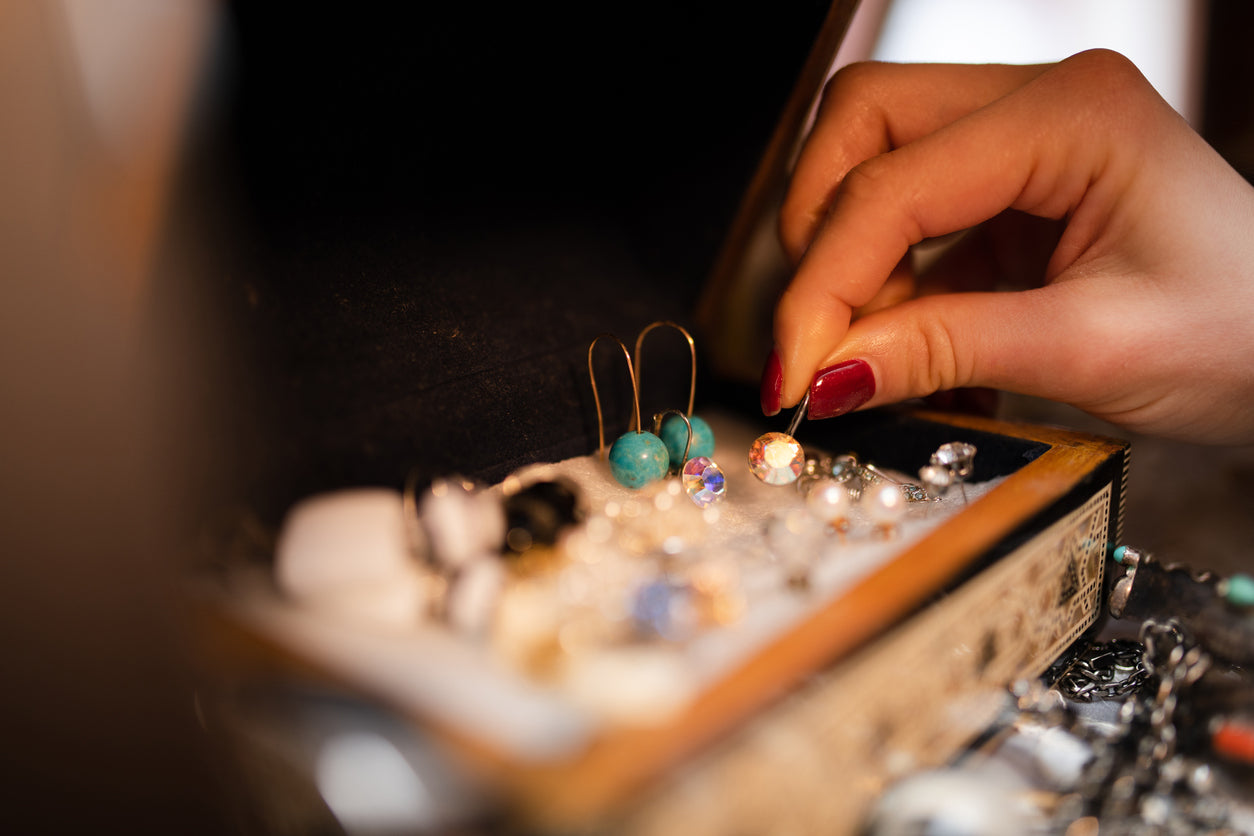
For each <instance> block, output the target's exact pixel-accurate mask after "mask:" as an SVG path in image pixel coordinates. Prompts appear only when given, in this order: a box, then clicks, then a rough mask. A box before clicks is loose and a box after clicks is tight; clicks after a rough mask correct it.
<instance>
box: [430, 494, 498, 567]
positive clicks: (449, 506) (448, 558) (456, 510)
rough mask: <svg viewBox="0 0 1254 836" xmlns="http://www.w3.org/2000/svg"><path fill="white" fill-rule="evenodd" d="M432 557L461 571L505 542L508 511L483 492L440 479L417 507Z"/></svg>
mask: <svg viewBox="0 0 1254 836" xmlns="http://www.w3.org/2000/svg"><path fill="white" fill-rule="evenodd" d="M418 513H419V516H420V517H421V518H422V526H423V528H424V529H425V530H426V532H427V539H428V541H429V542H430V545H431V555H432V557H433V558H434V559H435V561H436V562H437V563H439V564H440V565H442V566H444V567H445V568H447V569H458V568H461V567H462V566H465V565H466V564H467V563H469V562H470V561H472V560H474V559H476V558H478V557H479V556H481V555H483V554H485V553H496V552H499V551H500V550H501V546H502V544H503V543H504V542H505V509H504V508H503V507H502V506H501V503H500V502H499V501H498V500H497V499H496V497H494V496H492V495H491V494H488V493H486V492H483V491H475V490H473V489H471V488H469V487H467V486H466V485H464V484H463V483H461V482H459V481H456V480H452V479H441V480H437V481H436V482H434V483H433V484H432V485H431V488H430V490H428V491H427V492H426V493H425V494H423V496H422V500H421V503H420V504H419V507H418Z"/></svg>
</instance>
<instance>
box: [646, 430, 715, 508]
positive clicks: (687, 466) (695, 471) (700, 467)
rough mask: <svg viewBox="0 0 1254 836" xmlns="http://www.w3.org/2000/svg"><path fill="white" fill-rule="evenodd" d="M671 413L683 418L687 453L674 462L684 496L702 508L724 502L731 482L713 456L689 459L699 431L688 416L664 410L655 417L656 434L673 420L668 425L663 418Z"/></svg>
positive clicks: (682, 451)
mask: <svg viewBox="0 0 1254 836" xmlns="http://www.w3.org/2000/svg"><path fill="white" fill-rule="evenodd" d="M667 413H670V414H671V416H672V417H673V418H679V419H680V420H681V421H683V424H684V429H685V436H684V446H683V449H682V450H681V451H680V455H679V456H678V457H672V458H671V465H672V469H673V470H678V471H679V475H680V479H681V480H682V481H683V486H684V493H686V494H688V497H689V498H690V499H691V500H692V501H693V502H695V503H696V504H697V507H699V508H704V507H706V506H707V505H713V504H714V503H715V502H718V501H720V500H722V498H723V495H724V493H725V492H726V490H727V481H726V479H725V477H724V476H723V469H722V468H721V467H719V466H718V464H717V463H716V462H715V461H714V460H713V459H711V458H710V457H709V456H693V457H692V458H689V457H688V452H689V451H690V450H691V449H692V442H693V436H694V435H695V428H694V427H693V426H692V424H691V423H690V419H689V418H688V416H687V415H684V414H683V413H682V412H680V411H679V410H678V409H667V410H663V411H662V412H659V413H658V414H657V415H654V416H653V432H654V433H655V434H656V433H657V432H658V429H659V428H660V427H663V426H665V424H666V422H667V421H669V420H670V419H666V421H664V420H663V418H662V416H664V415H666V414H667Z"/></svg>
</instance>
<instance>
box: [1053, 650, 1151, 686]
mask: <svg viewBox="0 0 1254 836" xmlns="http://www.w3.org/2000/svg"><path fill="white" fill-rule="evenodd" d="M1148 677H1149V669H1148V668H1147V667H1146V665H1145V648H1144V646H1143V645H1142V644H1141V643H1140V642H1137V641H1133V640H1132V639H1114V640H1112V641H1108V642H1094V643H1092V644H1090V645H1089V646H1088V647H1087V648H1085V649H1084V650H1083V651H1081V652H1080V653H1079V654H1078V655H1077V656H1076V658H1075V659H1074V660H1072V662H1071V664H1070V665H1069V666H1068V667H1067V669H1066V670H1065V671H1064V672H1063V674H1062V676H1060V677H1059V678H1058V681H1057V682H1056V683H1055V684H1054V687H1055V688H1057V689H1058V691H1059V692H1060V693H1061V694H1062V695H1063V696H1065V697H1067V698H1068V699H1071V700H1075V701H1076V702H1092V701H1094V700H1113V699H1120V698H1122V697H1126V696H1127V695H1128V694H1131V693H1133V692H1135V691H1137V690H1138V689H1140V687H1141V686H1142V685H1144V684H1145V680H1146V679H1147V678H1148Z"/></svg>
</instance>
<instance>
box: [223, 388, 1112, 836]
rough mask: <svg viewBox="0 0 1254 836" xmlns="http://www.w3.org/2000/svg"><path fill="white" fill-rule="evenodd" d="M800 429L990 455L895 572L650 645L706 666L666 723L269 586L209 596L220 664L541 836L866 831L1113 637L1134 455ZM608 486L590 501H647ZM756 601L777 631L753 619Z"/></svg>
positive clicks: (807, 591)
mask: <svg viewBox="0 0 1254 836" xmlns="http://www.w3.org/2000/svg"><path fill="white" fill-rule="evenodd" d="M714 423H715V426H716V431H717V433H718V435H719V445H718V447H717V449H716V454H715V459H716V460H719V461H721V462H722V463H723V467H724V470H725V472H726V474H727V482H728V491H729V492H732V493H735V492H736V491H738V490H739V491H742V492H743V491H749V490H750V488H749V486H750V485H753V487H752V490H754V491H756V490H759V489H763V488H764V489H765V490H766V491H768V492H776V493H773V494H772V495H773V496H778V497H779V500H778V501H779V502H780V503H782V504H785V505H787V504H790V503H794V502H795V501H796V496H797V493H796V491H795V490H793V488H791V487H783V488H769V487H766V486H762V485H756V484H754V483H756V480H754V479H753V478H752V476H751V475H750V474H749V472H748V467H747V465H746V464H745V463H744V459H743V458H742V457H743V455H744V450H745V449H746V447H747V442H746V441H745V440H746V439H750V438H752V436H753V434H754V432H755V429H756V430H760V429H761V428H753V427H749V426H745V425H743V423H740V419H737V418H734V417H719V419H718V420H716V421H715V422H714ZM798 437H799V439H800V440H801V441H803V443H804V444H805V446H806V448H807V451H810V450H827V451H832V452H844V451H849V452H852V453H854V454H856V456H857V457H858V459H859V460H861V461H864V462H869V463H871V462H873V463H874V464H875V466H876V467H877V468H879V469H880V470H881V472H886V473H890V474H891V473H897V474H906V475H907V476H908V475H910V474H913V473H917V472H918V470H919V468H920V466H921V465H922V464H925V463H926V462H927V461H928V459H929V456H930V455H931V453H932V452H933V451H935V450H936V449H937V448H938V446H940V445H942V444H946V443H949V442H954V441H960V442H964V443H966V444H970V445H974V447H975V448H976V450H977V451H978V453H977V455H976V456H975V459H974V468H973V471H974V472H973V473H972V474H971V475H970V477H969V482H970V485H971V487H972V491H971V496H970V498H969V501H966V502H964V501H963V499H962V498H961V496H960V495H959V494H958V493H957V492H956V491H953V490H951V491H949V492H948V493H947V494H946V495H945V497H944V499H943V500H941V501H940V502H938V503H936V504H937V505H938V506H939V505H941V504H944V503H948V504H949V505H950V510H949V512H948V515H947V516H946V517H944V519H943V520H942V521H941V522H939V523H938V524H936V525H934V526H932V527H931V528H928V529H926V530H922V531H921V532H920V533H916V534H909V535H904V534H903V535H898V536H896V537H893V536H888V537H883V538H880V539H879V540H877V541H876V542H875V544H874V547H875V548H877V549H879V550H880V551H883V552H884V554H882V555H881V556H880V557H878V558H876V559H873V560H870V561H865V560H862V558H858V557H851V556H850V555H852V554H853V552H852V551H850V552H844V551H841V550H840V549H837V552H836V554H835V557H833V558H831V559H830V561H829V565H830V567H837V568H836V570H835V571H837V574H840V572H841V571H844V570H842V569H840V567H848V566H850V565H852V563H857V567H856V568H855V569H853V570H851V571H846V572H845V574H844V576H843V577H840V578H838V579H835V580H833V578H834V577H835V576H834V575H831V574H830V573H831V571H833V570H832V569H830V568H829V569H827V570H824V571H827V572H828V575H827V579H826V580H822V579H821V578H820V579H818V580H816V582H815V583H813V584H811V585H809V586H808V587H806V588H793V587H794V586H795V585H792V584H790V583H789V581H788V573H787V572H786V571H785V570H784V569H781V568H779V567H776V569H777V570H778V571H777V572H776V575H775V576H774V577H775V578H776V582H774V583H773V585H772V588H771V590H770V591H769V592H768V593H763V594H762V595H761V596H760V597H759V598H757V599H754V598H752V597H750V598H749V599H748V607H747V608H746V609H745V610H744V612H743V613H742V614H741V615H740V616H739V617H737V618H734V619H731V621H730V623H726V624H721V625H719V626H714V627H709V628H708V629H707V628H702V631H701V633H702V634H701V635H696V636H692V635H689V636H685V637H683V638H682V639H680V640H678V641H676V640H674V639H668V638H667V637H664V636H653V637H652V638H651V639H650V640H648V641H643V642H641V643H640V644H639V646H640V647H644V648H653V649H659V648H660V649H661V650H664V651H665V652H668V653H669V652H670V651H672V650H676V649H677V652H678V654H679V655H678V656H677V657H676V658H677V659H678V660H679V663H680V665H681V667H682V666H685V665H686V666H687V667H689V668H690V669H691V670H693V671H697V674H696V675H693V676H689V677H687V678H683V679H672V680H668V679H666V678H665V676H662V678H661V679H660V680H657V681H660V683H661V685H660V686H659V687H657V688H656V689H655V691H654V694H655V695H657V694H661V695H663V697H664V698H663V699H662V703H663V705H662V706H661V708H659V709H658V710H656V711H645V712H643V713H642V712H640V711H638V710H635V709H638V707H639V706H638V705H635V706H633V707H632V710H628V711H626V712H624V711H623V710H622V709H621V704H615V705H611V706H610V707H609V708H608V709H606V710H605V711H599V710H598V709H599V708H600V707H601V706H596V705H593V706H592V707H591V709H590V708H589V703H588V700H587V699H583V698H582V697H581V695H580V694H574V695H573V696H572V693H571V692H570V690H569V687H570V682H569V681H566V682H565V683H564V684H562V685H560V686H554V685H553V684H552V683H551V682H545V681H544V680H543V679H541V680H539V681H537V680H536V679H535V678H534V677H532V676H530V675H529V674H528V673H527V672H520V671H519V670H518V669H517V667H511V666H508V665H506V666H501V665H499V664H497V661H495V658H496V657H494V656H493V654H492V653H491V652H487V651H485V647H488V646H489V645H491V642H485V640H483V639H482V637H478V638H476V637H471V638H467V637H466V636H464V635H459V634H458V633H457V631H455V630H451V629H450V628H449V627H448V625H446V624H442V623H439V622H437V621H431V620H424V619H418V620H411V621H406V622H404V624H403V625H402V626H399V627H398V626H397V624H396V623H390V624H387V625H385V626H382V627H381V626H380V625H378V624H368V623H364V622H360V621H355V620H354V619H352V618H346V617H345V616H344V613H343V612H334V611H330V610H327V609H325V608H319V607H318V606H310V604H309V602H308V601H298V600H293V599H292V596H291V595H284V594H282V590H281V589H276V588H275V586H274V584H273V582H272V581H270V580H269V579H268V578H262V577H252V578H248V577H239V578H235V579H233V581H232V583H231V584H229V586H228V594H222V590H220V589H215V590H213V591H211V592H210V594H208V595H207V596H206V597H205V598H204V599H203V600H204V602H205V604H206V606H205V607H204V609H203V611H204V613H205V615H206V620H205V625H206V629H205V630H204V631H203V634H204V636H205V637H206V654H205V655H206V658H209V659H214V660H216V664H217V665H218V666H219V667H218V670H220V671H225V672H227V673H228V674H229V675H230V676H231V677H233V678H235V679H237V680H242V681H248V680H264V679H270V678H272V677H274V676H276V675H278V676H281V677H286V676H291V675H292V674H300V675H302V676H313V677H314V679H315V681H319V682H326V683H336V684H337V685H338V686H340V687H346V688H348V689H349V690H350V691H351V692H353V693H356V694H359V695H361V696H363V697H365V698H368V699H369V700H371V701H377V703H378V704H379V705H381V706H384V707H385V708H386V709H387V710H388V711H389V712H395V713H396V714H397V715H399V716H401V717H403V718H404V719H405V720H406V721H407V722H408V723H410V724H412V726H413V728H414V729H415V730H417V731H418V732H419V733H421V734H424V735H429V736H431V737H432V738H433V739H436V740H438V741H440V745H441V747H442V748H443V750H444V751H446V752H447V756H448V758H449V764H450V767H451V768H452V767H456V769H458V770H466V771H468V772H469V774H471V775H473V776H474V780H475V782H476V784H478V785H479V786H481V787H483V788H484V791H485V796H486V803H487V804H488V806H489V808H490V809H492V810H493V811H494V814H496V815H503V816H505V817H506V818H507V819H509V820H510V821H511V822H512V823H513V824H514V825H516V826H517V827H518V828H519V829H521V830H523V831H524V832H546V833H547V832H553V833H567V832H569V833H585V832H621V833H633V834H637V833H638V834H650V833H659V834H660V833H667V832H675V828H676V827H677V826H680V824H682V827H683V829H684V830H685V831H686V832H693V833H711V834H713V833H726V832H813V831H814V828H816V827H820V826H821V827H822V829H823V830H824V831H825V832H843V831H846V830H849V829H852V828H853V827H855V826H856V824H857V822H858V819H859V817H860V816H861V814H862V813H863V812H864V810H865V808H866V805H867V804H868V803H869V802H870V801H871V800H872V799H874V798H875V797H876V795H877V794H878V793H879V792H880V791H881V790H882V789H883V788H884V787H886V786H887V785H888V784H889V783H890V782H891V781H893V780H894V779H895V778H898V777H901V776H902V775H904V774H906V773H908V772H910V771H913V770H915V769H919V768H922V767H925V766H929V765H935V764H938V763H941V762H943V761H945V760H946V759H948V758H950V757H951V756H952V755H953V754H954V753H955V752H956V751H957V750H958V749H959V748H960V747H962V746H963V745H965V744H967V743H969V742H971V740H972V739H974V738H975V737H976V736H977V735H978V734H979V732H980V731H981V730H982V729H983V728H985V727H986V726H987V725H988V723H989V721H990V720H992V719H993V717H994V715H995V714H996V712H997V711H998V710H999V708H1000V707H1001V706H1002V705H1003V700H1004V699H1005V697H1006V693H1007V692H1006V688H1007V686H1008V685H1010V684H1011V683H1013V682H1015V681H1016V680H1018V679H1021V678H1025V677H1032V676H1036V675H1039V674H1040V673H1041V672H1043V671H1044V670H1045V669H1046V667H1048V666H1049V664H1050V663H1051V662H1053V661H1054V660H1055V659H1056V658H1057V657H1058V656H1059V655H1060V654H1061V653H1062V652H1063V651H1064V650H1065V649H1066V648H1067V647H1068V646H1069V645H1070V644H1071V643H1073V642H1074V641H1075V640H1076V639H1077V638H1079V637H1080V636H1081V635H1083V634H1084V633H1085V632H1086V631H1089V630H1090V629H1092V628H1094V627H1095V626H1096V625H1098V622H1099V620H1100V616H1101V602H1102V600H1103V595H1102V589H1103V585H1104V583H1105V577H1104V566H1105V561H1106V556H1107V553H1108V550H1109V548H1110V547H1111V544H1112V543H1117V542H1118V540H1119V529H1120V516H1121V513H1122V507H1123V497H1124V490H1125V479H1126V470H1127V464H1128V447H1127V445H1126V443H1124V442H1120V441H1114V440H1110V439H1105V438H1100V437H1094V436H1089V435H1084V434H1079V433H1074V432H1070V431H1066V430H1062V429H1055V428H1049V427H1040V426H1028V425H1019V424H1009V423H1004V422H998V421H993V420H986V419H981V418H975V417H969V416H963V417H956V416H951V415H944V414H939V413H930V412H922V411H909V410H901V411H898V410H887V411H877V412H873V413H870V414H867V415H865V416H855V417H854V419H853V420H850V421H834V422H826V424H815V425H808V426H805V427H804V431H803V432H801V433H799V435H798ZM737 448H738V449H737ZM578 464H579V467H580V468H583V469H581V470H578V471H577V472H578V473H580V474H585V477H584V478H588V477H587V476H586V474H589V473H590V474H592V478H594V479H595V478H597V476H598V473H602V472H603V471H604V470H605V469H606V466H605V463H604V462H603V461H602V460H601V459H600V458H599V457H597V456H596V455H595V454H594V455H593V456H589V457H584V459H583V460H582V461H580V462H579V463H578ZM600 478H602V479H603V484H600V485H587V486H581V489H582V490H585V492H587V493H591V494H596V495H598V496H602V495H609V496H611V498H612V499H614V500H615V501H622V502H626V501H630V496H631V494H632V492H631V491H628V490H627V489H625V488H621V487H620V486H617V485H613V484H612V483H611V482H610V480H609V479H608V478H605V476H604V475H602V476H601V477H600ZM607 486H608V487H607ZM980 486H985V489H984V490H980ZM504 487H505V486H496V487H494V488H492V489H491V490H492V491H499V490H502V489H504ZM606 492H608V494H606ZM684 501H686V499H685V500H684ZM770 501H774V500H770ZM411 510H412V509H411ZM591 519H592V517H591V516H589V517H587V518H585V520H584V521H583V522H581V523H579V524H577V525H576V526H574V527H573V528H572V531H578V529H579V528H580V527H586V526H587V525H588V524H589V523H590V521H591ZM620 524H624V525H625V524H626V523H625V520H623V519H621V518H620V519H619V520H618V522H615V523H614V525H616V526H617V525H620ZM714 525H715V526H717V525H718V523H717V522H715V523H714ZM752 525H756V523H753V524H751V526H750V527H752ZM763 525H765V523H763ZM762 530H763V531H765V528H763V529H762ZM766 536H767V534H763V535H762V537H759V538H758V539H762V538H764V537H766ZM585 546H586V543H585ZM747 555H748V556H747ZM737 559H738V560H739V561H740V562H741V563H746V562H752V559H753V558H752V556H751V555H749V553H748V552H744V553H742V554H740V555H739V556H738V558H737ZM826 559H827V558H825V560H826ZM816 560H817V558H816ZM776 562H778V561H776ZM816 577H817V576H816ZM755 602H756V603H755ZM755 606H758V607H760V610H759V612H763V613H774V615H773V616H771V617H765V616H763V617H758V616H757V615H756V614H755V611H754V609H753V608H754V607H755ZM497 617H500V615H499V613H498V614H497ZM755 619H756V620H755ZM746 624H754V625H755V626H754V627H753V628H752V629H750V628H748V627H743V625H746ZM738 630H739V633H738V632H737V631H738ZM706 633H709V634H710V635H727V636H730V638H729V639H728V640H727V641H725V642H724V644H723V645H722V646H721V649H720V646H719V645H717V644H713V643H711V642H709V641H707V642H706V643H705V644H704V645H701V644H700V642H701V641H702V639H703V635H704V634H706ZM514 635H515V637H516V636H517V632H515V634H514ZM711 647H713V648H714V650H713V651H711ZM685 654H686V655H685ZM659 658H660V657H659V656H658V655H649V654H648V652H645V653H644V654H643V655H641V656H639V657H633V656H631V655H630V654H627V655H618V656H616V657H613V658H610V657H606V658H605V659H602V658H598V659H597V665H596V666H593V667H590V668H588V669H587V670H585V671H584V675H585V676H587V675H592V676H595V677H599V678H600V680H599V683H598V684H599V686H601V687H602V688H608V689H609V690H610V691H611V692H613V699H617V700H620V702H621V698H622V697H623V694H625V693H628V694H629V693H631V692H632V690H633V689H636V690H639V689H641V688H644V689H645V692H646V693H647V692H648V689H647V681H648V680H649V678H650V677H654V678H655V680H656V678H657V677H658V676H659V674H658V670H660V668H658V666H657V664H656V663H657V662H658V661H659ZM711 658H714V659H715V662H711V661H710V659H711ZM607 660H608V661H610V662H612V664H604V663H605V662H606V661H607ZM580 664H581V665H582V664H583V663H582V662H581V663H580ZM589 672H591V673H590V674H589ZM615 677H617V679H615ZM642 682H644V683H645V684H644V685H642ZM680 686H682V687H680ZM563 688H566V690H565V691H564V690H563Z"/></svg>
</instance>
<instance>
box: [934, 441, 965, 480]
mask: <svg viewBox="0 0 1254 836" xmlns="http://www.w3.org/2000/svg"><path fill="white" fill-rule="evenodd" d="M974 460H975V445H974V444H968V443H967V442H965V441H951V442H949V443H948V444H942V445H941V446H940V447H938V448H937V449H936V452H935V453H933V454H932V464H934V465H939V466H941V467H944V468H946V469H947V470H949V471H950V472H951V473H953V474H954V475H955V476H957V477H958V478H959V479H966V478H968V477H969V476H970V475H971V471H972V470H973V469H974V467H975V462H974Z"/></svg>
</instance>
